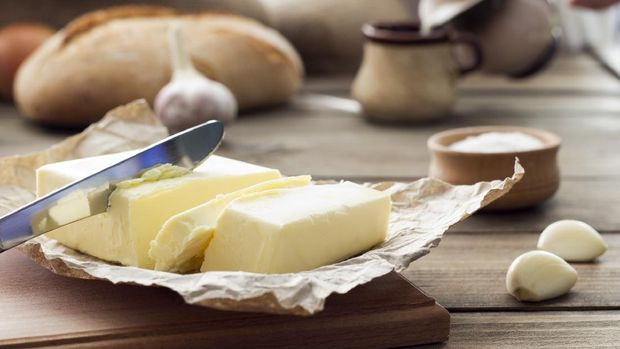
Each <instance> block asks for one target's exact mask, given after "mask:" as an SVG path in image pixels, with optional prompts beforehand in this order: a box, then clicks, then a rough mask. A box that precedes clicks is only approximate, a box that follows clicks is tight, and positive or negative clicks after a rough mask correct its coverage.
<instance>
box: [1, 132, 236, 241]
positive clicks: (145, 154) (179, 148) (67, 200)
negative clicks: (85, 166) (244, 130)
mask: <svg viewBox="0 0 620 349" xmlns="http://www.w3.org/2000/svg"><path fill="white" fill-rule="evenodd" d="M223 137H224V126H223V124H222V123H221V122H219V121H216V120H211V121H208V122H206V123H204V124H201V125H198V126H195V127H192V128H190V129H187V130H185V131H182V132H179V133H177V134H174V135H172V136H170V137H168V138H166V139H164V140H162V141H160V142H157V143H155V144H153V145H151V146H149V147H147V148H144V149H142V150H141V151H139V152H138V153H136V154H134V155H132V156H130V157H128V158H126V159H123V160H121V161H119V162H117V163H115V164H114V165H111V166H109V167H107V168H105V169H103V170H101V171H99V172H97V173H95V174H92V175H90V176H88V177H86V178H83V179H81V180H78V181H75V182H73V183H70V184H68V185H66V186H64V187H62V188H60V189H58V190H56V191H54V192H52V193H50V194H48V195H46V196H43V197H41V198H39V199H37V200H35V201H33V202H31V203H29V204H27V205H25V206H23V207H21V208H18V209H17V210H15V211H13V212H11V213H9V214H7V215H6V216H3V217H1V218H0V252H3V251H6V250H8V249H11V248H13V247H15V246H18V245H20V244H22V243H24V242H26V241H28V240H30V239H32V238H34V237H37V236H39V235H41V234H43V233H46V232H48V231H50V230H53V229H55V228H58V227H60V226H63V225H66V224H69V223H73V222H75V221H78V220H80V219H84V218H86V217H89V216H93V215H96V214H99V213H103V212H105V211H106V210H107V208H108V198H109V196H110V194H111V193H112V191H113V190H114V188H115V184H116V183H118V182H120V181H122V180H125V179H128V178H132V177H133V176H135V175H136V174H138V173H139V172H140V171H141V170H144V169H147V168H150V167H153V166H155V165H159V164H166V163H171V164H175V165H180V166H185V167H187V166H188V165H189V167H192V168H193V167H195V166H198V165H199V164H201V163H202V162H203V161H205V160H206V159H207V158H208V157H209V155H211V153H213V152H214V151H215V149H217V147H218V146H219V145H220V143H221V141H222V138H223ZM75 202H78V204H80V203H83V205H86V206H75ZM71 203H73V204H71ZM76 207H79V209H75V208H76ZM53 212H64V214H62V215H59V216H61V217H64V218H63V220H62V221H57V220H54V219H51V218H50V214H51V213H53Z"/></svg>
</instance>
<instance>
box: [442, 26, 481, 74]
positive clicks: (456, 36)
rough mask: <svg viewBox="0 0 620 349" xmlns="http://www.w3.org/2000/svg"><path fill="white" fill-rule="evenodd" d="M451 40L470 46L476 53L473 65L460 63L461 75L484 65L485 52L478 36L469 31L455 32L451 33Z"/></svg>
mask: <svg viewBox="0 0 620 349" xmlns="http://www.w3.org/2000/svg"><path fill="white" fill-rule="evenodd" d="M450 41H451V42H452V43H455V44H463V45H466V46H469V47H470V48H471V51H472V52H473V54H474V61H473V62H472V64H471V65H469V66H462V65H459V73H460V74H461V75H465V74H468V73H471V72H472V71H474V70H476V69H478V68H480V66H481V65H482V59H483V58H482V57H483V54H482V47H481V46H480V42H479V41H478V38H477V37H476V36H474V35H473V34H469V33H458V32H454V33H452V34H451V35H450Z"/></svg>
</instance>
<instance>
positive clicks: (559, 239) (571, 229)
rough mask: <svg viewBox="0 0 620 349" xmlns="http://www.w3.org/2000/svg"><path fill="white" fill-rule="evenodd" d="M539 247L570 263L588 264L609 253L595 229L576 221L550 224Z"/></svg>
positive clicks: (542, 234)
mask: <svg viewBox="0 0 620 349" xmlns="http://www.w3.org/2000/svg"><path fill="white" fill-rule="evenodd" d="M537 247H538V248H539V249H541V250H545V251H549V252H551V253H553V254H555V255H557V256H559V257H561V258H563V259H564V260H566V261H569V262H587V261H592V260H594V259H596V258H597V257H599V256H601V255H602V254H603V253H605V251H607V244H606V243H605V241H604V240H603V238H602V237H601V234H599V233H598V232H597V231H596V230H595V229H594V228H592V227H591V226H590V225H588V224H586V223H584V222H581V221H576V220H568V219H567V220H562V221H557V222H555V223H552V224H550V225H549V226H548V227H547V228H545V230H543V232H542V233H541V234H540V238H538V245H537Z"/></svg>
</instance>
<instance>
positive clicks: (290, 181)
mask: <svg viewBox="0 0 620 349" xmlns="http://www.w3.org/2000/svg"><path fill="white" fill-rule="evenodd" d="M310 181H311V177H310V176H297V177H284V178H278V179H273V180H270V181H265V182H262V183H258V184H255V185H253V186H250V187H247V188H244V189H240V190H237V191H234V192H232V193H229V194H223V195H218V196H217V197H216V198H214V199H211V200H209V201H208V202H206V203H204V204H202V205H199V206H196V207H194V208H191V209H189V210H187V211H184V212H181V213H179V214H177V215H175V216H172V217H171V218H170V219H168V220H167V221H166V223H164V226H163V227H162V229H161V230H160V231H159V233H158V234H157V236H156V238H155V239H154V240H153V241H151V249H150V251H149V255H150V257H151V258H152V259H153V260H155V270H161V271H169V272H177V273H186V272H190V271H196V270H198V269H200V266H201V264H202V261H203V256H204V251H205V249H206V248H207V246H208V244H209V242H210V240H211V237H212V235H213V231H214V228H215V225H216V223H217V220H218V218H219V217H220V215H221V213H222V212H223V211H224V210H225V209H226V207H227V206H228V204H230V202H232V201H233V200H235V199H237V198H240V197H242V196H244V195H248V194H253V193H260V192H262V191H265V190H271V189H278V188H290V187H298V186H303V185H308V184H309V183H310Z"/></svg>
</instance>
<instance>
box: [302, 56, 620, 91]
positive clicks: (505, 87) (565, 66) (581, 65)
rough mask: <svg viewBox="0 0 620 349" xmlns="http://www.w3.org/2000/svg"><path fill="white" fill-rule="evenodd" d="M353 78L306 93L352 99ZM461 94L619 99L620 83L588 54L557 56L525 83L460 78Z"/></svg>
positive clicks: (329, 80)
mask: <svg viewBox="0 0 620 349" xmlns="http://www.w3.org/2000/svg"><path fill="white" fill-rule="evenodd" d="M353 78H354V77H353V76H349V75H340V76H338V75H329V76H315V77H310V78H309V79H308V81H307V82H306V84H305V86H304V90H306V91H309V92H315V93H328V94H333V95H335V96H341V97H344V96H349V89H350V87H351V84H352V82H353ZM458 90H459V93H461V94H462V95H469V94H487V95H497V94H508V93H510V94H529V95H536V94H558V93H561V94H564V95H572V96H576V95H577V96H578V95H598V96H600V95H617V94H618V93H619V92H620V80H618V79H617V78H616V77H615V76H614V75H613V74H610V73H609V72H608V71H607V70H606V69H605V68H604V67H603V66H602V65H601V64H600V63H599V62H597V61H596V60H594V59H593V58H591V57H590V56H589V55H587V54H570V55H560V56H557V57H556V58H555V59H554V60H553V61H552V62H551V64H550V65H549V66H548V67H547V68H546V69H544V70H543V71H542V72H540V73H538V74H536V75H533V76H530V77H527V78H523V79H512V78H509V77H505V76H501V75H490V74H484V73H474V74H470V75H467V76H465V77H464V78H461V79H460V80H459V82H458Z"/></svg>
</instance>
